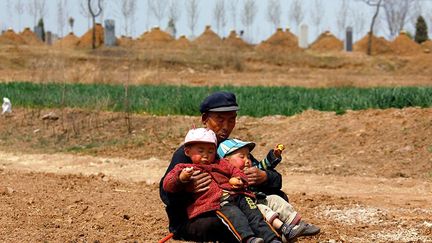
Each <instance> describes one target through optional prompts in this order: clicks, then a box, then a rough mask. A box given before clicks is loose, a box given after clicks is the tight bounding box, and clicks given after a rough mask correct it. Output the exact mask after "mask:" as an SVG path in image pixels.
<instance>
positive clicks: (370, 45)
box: [361, 0, 383, 55]
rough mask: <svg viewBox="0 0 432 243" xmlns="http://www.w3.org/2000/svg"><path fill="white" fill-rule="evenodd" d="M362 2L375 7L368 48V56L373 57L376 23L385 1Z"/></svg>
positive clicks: (371, 0) (365, 0)
mask: <svg viewBox="0 0 432 243" xmlns="http://www.w3.org/2000/svg"><path fill="white" fill-rule="evenodd" d="M361 1H363V2H364V3H366V4H367V5H369V6H372V7H375V13H374V15H373V16H372V21H371V24H370V28H369V38H368V47H367V54H368V55H372V37H373V32H374V27H375V22H376V19H377V17H378V15H379V11H380V8H381V6H382V5H381V4H382V3H383V0H361Z"/></svg>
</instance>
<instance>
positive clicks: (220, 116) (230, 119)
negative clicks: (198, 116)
mask: <svg viewBox="0 0 432 243" xmlns="http://www.w3.org/2000/svg"><path fill="white" fill-rule="evenodd" d="M236 118H237V112H236V111H226V112H209V113H205V114H203V115H202V123H203V124H204V125H205V126H206V127H207V128H208V129H211V130H213V132H214V133H215V134H216V137H217V140H218V143H220V142H222V141H224V140H225V139H227V138H228V137H229V136H230V134H231V132H232V130H233V129H234V127H235V125H236Z"/></svg>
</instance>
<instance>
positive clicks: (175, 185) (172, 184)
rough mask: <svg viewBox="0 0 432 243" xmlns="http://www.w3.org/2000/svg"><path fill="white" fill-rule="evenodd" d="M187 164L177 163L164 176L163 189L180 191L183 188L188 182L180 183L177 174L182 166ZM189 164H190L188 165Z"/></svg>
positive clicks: (184, 166)
mask: <svg viewBox="0 0 432 243" xmlns="http://www.w3.org/2000/svg"><path fill="white" fill-rule="evenodd" d="M187 166H188V164H177V165H176V166H175V167H174V168H173V169H172V170H171V171H170V172H169V173H168V174H167V175H166V176H165V178H164V180H163V189H164V190H165V191H167V192H171V193H173V192H180V191H183V190H185V188H186V186H187V185H188V184H189V183H182V182H181V181H180V179H179V175H180V173H181V171H182V170H183V168H186V167H187ZM189 166H190V165H189Z"/></svg>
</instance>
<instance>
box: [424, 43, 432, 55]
mask: <svg viewBox="0 0 432 243" xmlns="http://www.w3.org/2000/svg"><path fill="white" fill-rule="evenodd" d="M421 47H422V48H423V51H424V52H425V53H432V40H427V41H425V42H423V43H422V44H421Z"/></svg>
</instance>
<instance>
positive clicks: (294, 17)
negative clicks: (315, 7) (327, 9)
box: [288, 0, 323, 30]
mask: <svg viewBox="0 0 432 243" xmlns="http://www.w3.org/2000/svg"><path fill="white" fill-rule="evenodd" d="M319 11H323V9H320V10H319ZM318 14H321V13H318ZM288 16H289V18H290V20H291V21H293V22H294V25H295V29H296V30H298V28H299V26H300V24H301V23H302V22H303V20H304V17H305V14H304V10H303V3H302V1H301V0H294V2H293V3H292V4H291V7H290V9H289V13H288Z"/></svg>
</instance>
